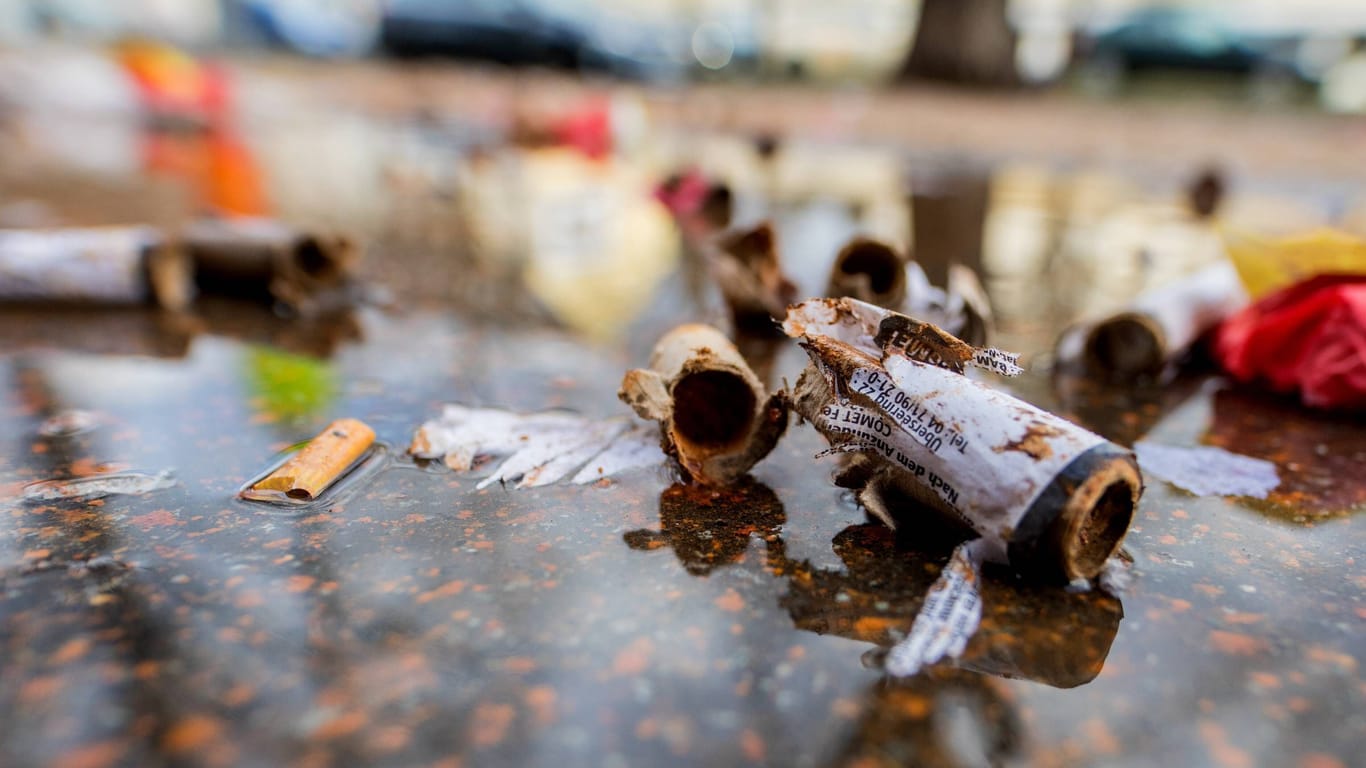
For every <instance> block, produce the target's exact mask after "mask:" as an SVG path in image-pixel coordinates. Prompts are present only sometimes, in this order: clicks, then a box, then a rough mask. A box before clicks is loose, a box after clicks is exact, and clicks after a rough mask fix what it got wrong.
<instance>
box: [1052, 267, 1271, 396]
mask: <svg viewBox="0 0 1366 768" xmlns="http://www.w3.org/2000/svg"><path fill="white" fill-rule="evenodd" d="M1247 303H1248V295H1247V291H1246V290H1245V289H1244V288H1243V283H1242V280H1241V279H1240V278H1239V277H1238V272H1237V270H1236V269H1234V267H1233V265H1232V264H1231V263H1229V262H1226V261H1221V262H1218V263H1215V264H1212V265H1210V266H1208V267H1205V268H1203V269H1200V270H1198V271H1196V272H1193V273H1191V274H1190V275H1187V276H1185V277H1183V278H1181V279H1179V280H1176V281H1175V282H1172V283H1169V284H1167V285H1164V286H1162V287H1160V288H1156V289H1154V290H1152V291H1148V292H1147V293H1144V294H1141V295H1140V296H1138V298H1136V299H1134V302H1133V304H1131V305H1130V306H1129V307H1128V308H1126V309H1125V310H1124V311H1122V312H1119V313H1117V314H1114V315H1111V316H1109V317H1106V318H1102V319H1100V320H1097V321H1095V322H1092V323H1082V324H1079V325H1076V326H1073V327H1072V328H1070V329H1068V330H1067V331H1065V332H1064V333H1063V335H1062V336H1061V337H1060V338H1059V340H1058V345H1057V354H1058V357H1059V359H1061V360H1064V361H1067V360H1073V359H1078V358H1079V359H1080V360H1081V361H1082V362H1083V364H1084V365H1085V368H1086V370H1087V372H1089V373H1091V374H1094V375H1098V376H1102V377H1105V378H1109V379H1112V380H1116V381H1124V380H1128V379H1130V378H1132V377H1134V376H1144V375H1147V376H1152V375H1157V374H1159V373H1161V372H1162V370H1163V369H1164V368H1165V367H1166V365H1167V364H1168V363H1169V362H1171V361H1172V360H1174V359H1176V358H1178V357H1180V356H1181V355H1182V354H1184V353H1185V352H1186V350H1188V349H1190V348H1191V346H1192V345H1194V344H1195V342H1196V341H1198V340H1199V339H1200V337H1201V336H1203V335H1204V334H1205V333H1206V332H1207V331H1209V330H1210V329H1212V328H1214V327H1215V326H1216V325H1218V324H1219V323H1220V322H1222V321H1223V319H1224V318H1226V317H1229V316H1230V315H1232V314H1233V313H1235V312H1237V311H1238V310H1240V309H1242V308H1243V307H1245V306H1247Z"/></svg>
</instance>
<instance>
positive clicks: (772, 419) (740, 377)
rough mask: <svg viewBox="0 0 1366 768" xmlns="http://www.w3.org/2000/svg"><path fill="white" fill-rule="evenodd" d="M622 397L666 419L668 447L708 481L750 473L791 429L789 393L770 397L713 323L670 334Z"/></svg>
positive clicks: (648, 415) (643, 412)
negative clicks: (751, 468)
mask: <svg viewBox="0 0 1366 768" xmlns="http://www.w3.org/2000/svg"><path fill="white" fill-rule="evenodd" d="M618 397H620V398H621V400H622V402H624V403H626V404H627V405H629V406H631V408H633V409H634V410H635V412H636V413H637V414H638V415H639V416H640V417H641V418H645V419H652V420H654V421H658V422H659V425H660V434H661V441H662V443H663V448H664V452H665V453H666V454H668V455H670V456H672V457H674V458H676V459H677V460H678V463H679V465H680V466H681V467H682V468H683V470H684V472H686V473H687V474H688V476H689V477H690V478H691V479H693V480H695V481H697V482H699V483H703V484H707V485H725V484H729V483H732V482H735V481H736V480H738V479H740V478H741V477H743V476H744V474H745V473H746V472H748V471H749V469H750V467H752V466H754V465H755V464H756V463H758V461H759V460H760V459H762V458H764V457H765V456H767V455H768V453H769V451H771V450H773V446H774V444H776V443H777V442H778V438H779V437H781V436H782V434H783V432H784V431H785V430H786V429H787V401H786V399H785V397H784V394H783V393H782V392H777V393H774V394H773V395H771V396H769V395H768V394H767V393H766V392H765V390H764V386H763V384H762V383H761V382H760V381H759V379H758V377H756V376H755V375H754V372H753V371H752V370H750V368H749V366H748V365H747V364H746V363H745V359H744V358H743V357H741V356H740V352H739V351H738V350H737V349H736V348H735V345H734V344H732V343H731V342H730V340H729V339H727V338H726V337H725V335H724V334H722V333H721V332H720V331H718V330H716V329H715V328H712V327H710V326H706V325H681V326H679V327H677V328H675V329H673V330H672V331H670V332H669V333H667V334H665V335H664V337H663V338H661V339H660V340H659V343H658V344H656V345H655V349H654V353H653V354H652V355H651V357H650V367H649V368H648V369H637V370H633V371H628V372H627V373H626V376H625V378H624V379H623V380H622V382H621V391H620V392H618Z"/></svg>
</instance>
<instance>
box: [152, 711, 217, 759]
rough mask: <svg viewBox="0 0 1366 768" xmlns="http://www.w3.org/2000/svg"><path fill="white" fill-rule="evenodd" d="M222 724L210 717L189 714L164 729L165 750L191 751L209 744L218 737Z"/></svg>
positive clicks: (174, 751) (175, 751)
mask: <svg viewBox="0 0 1366 768" xmlns="http://www.w3.org/2000/svg"><path fill="white" fill-rule="evenodd" d="M221 730H222V725H221V724H220V723H219V722H218V721H217V720H215V719H213V718H211V717H206V716H204V715H190V716H188V717H185V718H181V720H180V721H178V722H177V723H176V724H175V725H173V726H171V728H170V729H169V730H168V731H166V736H165V739H164V741H163V744H164V746H165V747H166V750H167V751H169V752H173V753H184V752H193V751H195V750H199V749H202V748H204V747H206V746H208V745H209V742H211V741H213V740H215V739H217V738H218V734H219V732H220V731H221Z"/></svg>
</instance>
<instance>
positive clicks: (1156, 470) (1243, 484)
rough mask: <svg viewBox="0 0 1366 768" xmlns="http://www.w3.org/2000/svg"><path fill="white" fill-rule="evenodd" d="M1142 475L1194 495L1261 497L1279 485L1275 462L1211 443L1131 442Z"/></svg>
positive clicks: (1264, 496)
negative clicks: (1200, 444) (1179, 444)
mask: <svg viewBox="0 0 1366 768" xmlns="http://www.w3.org/2000/svg"><path fill="white" fill-rule="evenodd" d="M1134 453H1136V454H1138V466H1139V468H1140V469H1142V470H1143V474H1145V475H1152V476H1153V477H1156V478H1158V479H1161V480H1166V481H1167V482H1169V483H1171V484H1172V485H1175V486H1177V487H1178V488H1182V489H1185V490H1187V491H1190V492H1191V493H1193V494H1195V495H1196V496H1250V497H1252V498H1255V499H1264V498H1266V495H1267V494H1268V493H1270V492H1272V491H1273V490H1275V489H1276V486H1278V485H1280V484H1281V478H1280V476H1279V475H1277V474H1276V465H1275V464H1274V463H1272V462H1270V461H1265V460H1263V459H1254V458H1252V457H1251V456H1243V455H1241V454H1237V453H1231V452H1229V451H1226V450H1224V449H1223V448H1216V447H1213V446H1196V447H1193V448H1183V447H1179V446H1175V445H1160V444H1158V443H1150V442H1147V441H1141V442H1139V443H1136V444H1135V445H1134Z"/></svg>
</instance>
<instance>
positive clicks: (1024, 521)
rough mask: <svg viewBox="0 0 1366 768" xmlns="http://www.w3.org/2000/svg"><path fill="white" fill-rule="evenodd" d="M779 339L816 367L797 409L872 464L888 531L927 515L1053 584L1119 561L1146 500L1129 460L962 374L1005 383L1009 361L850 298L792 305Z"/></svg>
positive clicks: (871, 481)
mask: <svg viewBox="0 0 1366 768" xmlns="http://www.w3.org/2000/svg"><path fill="white" fill-rule="evenodd" d="M785 328H786V330H788V332H789V334H792V335H795V336H801V337H802V339H803V345H804V346H805V348H806V349H807V351H808V353H809V354H810V356H811V359H812V365H811V366H810V367H809V368H808V369H807V371H806V373H804V374H803V376H802V378H801V379H800V380H799V381H798V384H797V387H796V392H795V393H794V396H793V404H794V407H795V408H796V410H797V412H798V413H800V414H801V415H802V416H803V417H805V418H806V419H808V420H809V421H811V422H812V424H813V425H814V426H815V427H816V428H817V429H818V430H819V431H820V432H821V433H822V434H823V435H824V436H825V437H826V438H827V440H828V441H829V442H830V444H831V449H832V450H833V451H836V452H846V453H858V454H863V455H865V456H866V457H869V458H870V459H872V460H873V467H872V468H871V469H869V470H868V471H866V473H865V477H864V478H863V482H864V483H865V486H864V488H865V493H864V494H863V495H862V497H861V498H863V499H864V501H865V504H867V506H868V507H869V510H870V511H871V512H873V513H874V514H877V515H878V516H879V517H882V518H883V519H884V521H886V522H888V523H890V524H892V525H905V524H906V523H908V522H910V521H911V520H912V519H913V518H912V516H913V514H914V512H915V511H916V508H917V507H919V506H920V505H924V506H929V507H932V508H934V509H936V510H939V511H940V512H942V513H944V514H946V515H949V516H951V517H952V518H953V519H956V520H958V521H959V522H961V523H962V524H964V525H965V526H966V527H968V528H970V529H971V530H972V531H973V532H975V533H976V534H977V535H978V536H980V537H981V538H982V539H983V540H984V543H985V545H986V546H987V547H988V552H989V559H992V560H997V561H1000V562H1008V563H1009V564H1010V565H1011V566H1012V567H1014V568H1015V569H1016V570H1018V571H1020V572H1022V573H1028V574H1033V575H1037V576H1040V577H1044V578H1047V579H1054V580H1056V579H1061V580H1069V581H1070V580H1073V579H1078V578H1087V579H1089V578H1092V577H1094V576H1096V575H1097V574H1098V573H1099V572H1100V571H1101V569H1102V567H1103V566H1104V565H1105V562H1106V560H1107V559H1109V558H1110V556H1111V555H1113V554H1114V553H1115V552H1116V551H1117V550H1118V548H1119V545H1120V543H1121V541H1122V540H1123V537H1124V534H1125V533H1126V532H1127V530H1128V527H1129V523H1130V520H1131V519H1132V516H1133V512H1134V508H1135V507H1136V505H1137V503H1138V496H1139V494H1140V493H1141V490H1142V481H1141V478H1140V475H1139V472H1138V466H1137V463H1136V461H1135V460H1134V457H1133V455H1132V453H1131V452H1130V451H1128V450H1127V449H1124V448H1122V447H1120V446H1118V445H1115V444H1113V443H1111V442H1109V441H1108V440H1106V439H1104V438H1102V437H1100V436H1099V435H1095V434H1093V433H1091V432H1089V431H1087V430H1085V429H1082V428H1081V427H1078V426H1076V425H1075V424H1072V423H1070V422H1068V421H1066V420H1064V419H1062V418H1060V417H1058V416H1055V415H1053V414H1051V413H1048V412H1046V411H1044V410H1042V409H1040V408H1037V407H1035V406H1033V405H1031V404H1029V403H1026V402H1024V401H1022V400H1019V399H1016V398H1014V397H1012V396H1010V395H1008V394H1005V393H1003V392H1000V391H998V390H995V389H992V388H990V387H987V386H985V385H984V384H981V383H979V382H977V381H974V380H972V379H970V378H968V377H967V376H965V375H963V373H962V371H963V370H964V368H965V367H966V366H969V365H971V366H976V367H985V368H990V369H993V370H998V371H1001V372H1011V371H1012V370H1015V369H1014V364H1013V360H1012V359H1011V358H1010V357H1009V356H1008V355H1005V353H1001V352H998V351H996V350H981V349H975V348H972V347H970V346H969V345H967V344H965V343H964V342H961V341H959V340H957V339H955V338H953V337H951V336H949V335H948V334H946V333H944V332H943V331H940V330H939V329H937V328H935V327H934V326H930V325H928V324H925V323H918V322H916V321H914V320H911V319H910V318H907V317H905V316H902V315H897V314H896V313H893V312H888V311H886V310H879V309H877V308H876V307H872V306H870V305H866V304H862V303H861V302H852V301H849V300H841V301H830V300H814V301H811V302H806V303H804V304H801V305H797V306H794V307H793V308H792V309H791V310H790V311H789V317H788V322H787V323H786V324H785ZM891 489H896V490H898V491H899V492H900V495H897V494H892V493H888V492H887V491H889V490H891ZM896 499H901V500H903V501H901V502H899V503H898V502H897V501H896ZM870 502H871V503H870ZM888 502H891V503H888ZM879 505H881V506H879Z"/></svg>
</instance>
